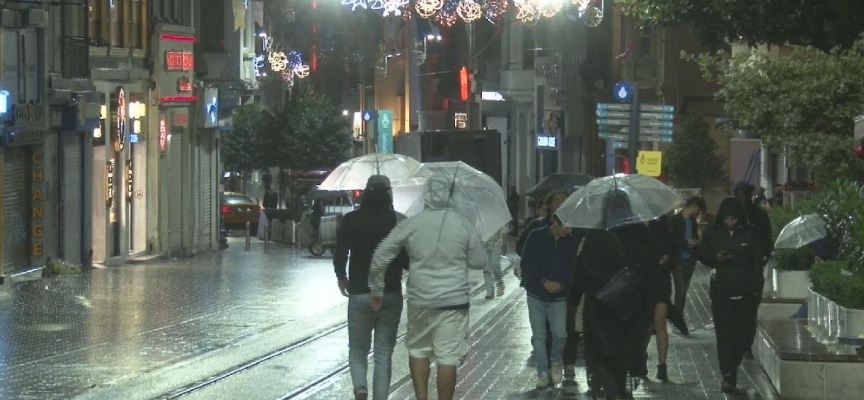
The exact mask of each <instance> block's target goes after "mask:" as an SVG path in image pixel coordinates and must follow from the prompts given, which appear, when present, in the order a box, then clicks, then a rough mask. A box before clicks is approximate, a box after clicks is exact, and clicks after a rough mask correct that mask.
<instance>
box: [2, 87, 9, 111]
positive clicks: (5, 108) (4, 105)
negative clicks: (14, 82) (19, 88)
mask: <svg viewBox="0 0 864 400" xmlns="http://www.w3.org/2000/svg"><path fill="white" fill-rule="evenodd" d="M7 112H9V91H6V90H0V115H3V114H6V113H7Z"/></svg>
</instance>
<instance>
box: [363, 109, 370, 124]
mask: <svg viewBox="0 0 864 400" xmlns="http://www.w3.org/2000/svg"><path fill="white" fill-rule="evenodd" d="M363 120H364V121H366V122H369V121H371V120H372V112H371V111H369V110H366V111H363Z"/></svg>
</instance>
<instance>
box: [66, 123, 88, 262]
mask: <svg viewBox="0 0 864 400" xmlns="http://www.w3.org/2000/svg"><path fill="white" fill-rule="evenodd" d="M82 140H83V137H82V136H81V135H80V134H78V133H76V134H67V136H65V137H64V138H63V171H62V174H63V189H62V190H63V193H62V196H63V200H62V201H61V204H62V207H63V258H64V259H65V260H66V261H69V262H72V263H76V264H80V263H83V261H84V260H82V257H81V256H82V254H81V244H82V241H83V240H84V234H83V233H82V231H81V228H82V226H83V217H84V212H83V210H82V205H83V203H82V200H83V199H82V188H83V187H84V184H83V181H82V179H83V177H84V175H83V168H84V165H83V162H82V161H83V158H84V156H83V154H82V152H83V146H82V145H81V141H82Z"/></svg>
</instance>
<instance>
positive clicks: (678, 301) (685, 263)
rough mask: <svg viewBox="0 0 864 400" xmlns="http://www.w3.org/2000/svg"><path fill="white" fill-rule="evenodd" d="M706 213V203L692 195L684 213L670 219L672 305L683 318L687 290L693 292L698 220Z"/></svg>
mask: <svg viewBox="0 0 864 400" xmlns="http://www.w3.org/2000/svg"><path fill="white" fill-rule="evenodd" d="M703 211H705V201H703V200H702V198H701V197H699V196H693V197H690V198H688V199H687V200H686V201H685V203H684V207H683V208H682V209H681V211H679V212H678V213H676V214H675V215H673V216H672V217H670V218H669V228H668V229H669V240H670V243H671V246H672V251H671V254H670V259H669V261H670V264H671V268H672V281H673V282H674V283H675V301H674V303H673V304H674V306H675V308H676V309H677V310H678V313H680V314H681V316H682V317H683V316H684V305H685V303H686V301H687V290H689V289H690V279H692V278H693V272H694V271H695V270H696V249H697V246H698V245H699V223H698V222H697V221H696V217H697V216H698V215H699V214H700V213H702V212H703ZM685 328H686V326H685ZM679 330H680V329H679ZM681 333H685V332H683V331H682V332H681Z"/></svg>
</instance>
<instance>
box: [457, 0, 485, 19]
mask: <svg viewBox="0 0 864 400" xmlns="http://www.w3.org/2000/svg"><path fill="white" fill-rule="evenodd" d="M456 14H457V15H459V17H460V18H462V20H463V21H465V22H468V23H471V22H474V21H476V20H478V19H480V17H482V16H483V8H482V7H480V5H479V4H477V3H475V2H474V1H473V0H462V2H461V3H459V6H458V7H456Z"/></svg>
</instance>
